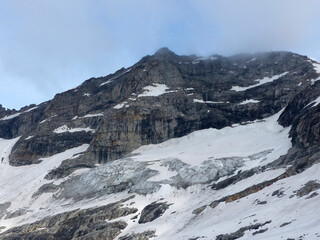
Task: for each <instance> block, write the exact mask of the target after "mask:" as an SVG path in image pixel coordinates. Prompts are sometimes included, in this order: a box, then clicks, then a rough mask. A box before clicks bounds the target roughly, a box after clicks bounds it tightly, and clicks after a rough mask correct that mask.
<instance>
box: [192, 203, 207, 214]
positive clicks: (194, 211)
mask: <svg viewBox="0 0 320 240" xmlns="http://www.w3.org/2000/svg"><path fill="white" fill-rule="evenodd" d="M206 208H207V205H203V206H201V207H199V208H197V209H195V210H193V212H192V213H193V214H196V215H198V214H200V213H202V212H203V211H204V210H205V209H206Z"/></svg>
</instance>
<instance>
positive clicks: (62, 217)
mask: <svg viewBox="0 0 320 240" xmlns="http://www.w3.org/2000/svg"><path fill="white" fill-rule="evenodd" d="M130 199H131V198H128V199H124V200H121V201H119V202H116V203H112V204H108V205H106V206H103V207H98V208H90V209H84V210H74V211H71V212H65V213H61V214H58V215H55V216H51V217H47V218H44V219H43V220H40V221H37V222H34V223H31V224H25V225H22V226H19V227H14V228H11V229H9V230H8V231H6V232H4V233H2V234H0V239H4V240H14V239H22V240H24V239H26V240H27V239H41V240H42V239H43V240H44V239H57V240H58V239H59V240H60V239H110V240H111V239H114V238H115V237H116V236H117V235H119V234H120V233H121V230H123V229H124V228H125V227H126V226H127V223H125V222H123V221H112V222H108V220H113V219H117V218H119V217H123V216H127V215H130V214H134V213H136V212H137V211H138V209H136V208H123V207H122V204H123V203H124V202H126V201H128V200H130Z"/></svg>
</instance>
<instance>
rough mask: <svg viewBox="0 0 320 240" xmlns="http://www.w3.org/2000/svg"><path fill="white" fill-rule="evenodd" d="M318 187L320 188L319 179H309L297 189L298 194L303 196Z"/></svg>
mask: <svg viewBox="0 0 320 240" xmlns="http://www.w3.org/2000/svg"><path fill="white" fill-rule="evenodd" d="M318 189H320V183H318V182H317V181H309V182H307V183H306V184H305V185H304V186H303V187H302V188H300V189H299V190H298V191H297V193H296V195H297V196H298V197H303V196H305V195H308V194H309V193H311V192H313V191H316V190H318Z"/></svg>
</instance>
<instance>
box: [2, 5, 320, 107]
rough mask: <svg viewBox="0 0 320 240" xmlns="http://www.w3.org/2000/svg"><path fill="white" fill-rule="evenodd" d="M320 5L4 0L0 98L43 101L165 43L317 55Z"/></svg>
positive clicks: (179, 48) (191, 49) (193, 49)
mask: <svg viewBox="0 0 320 240" xmlns="http://www.w3.org/2000/svg"><path fill="white" fill-rule="evenodd" d="M319 7H320V2H319V1H318V0H314V1H312V0H306V1H303V2H302V1H298V0H290V1H279V0H278V1H275V0H260V1H256V0H242V1H239V0H226V1H221V0H185V1H181V0H152V1H150V0H135V1H132V0H117V1H103V0H96V1H90V0H68V1H65V0H55V1H51V0H30V1H24V0H13V1H2V0H0V9H1V10H2V13H1V15H0V103H2V104H3V105H4V106H7V107H21V106H23V105H26V104H29V103H34V102H35V103H40V102H41V101H44V100H48V99H50V98H52V97H53V96H54V94H55V93H57V92H61V91H64V90H67V89H69V88H72V87H74V86H76V85H78V84H80V83H81V82H82V81H84V80H85V79H88V78H90V77H93V76H102V75H107V74H108V73H110V72H113V71H115V70H117V69H118V68H120V67H122V66H124V67H128V66H130V65H131V64H133V63H134V62H136V61H137V60H139V59H140V58H141V57H142V56H144V55H146V54H152V53H153V52H154V51H156V50H157V49H158V48H160V47H163V46H167V47H169V48H171V49H172V50H173V51H175V52H177V53H179V54H191V53H197V54H200V55H207V54H213V53H219V54H227V55H229V54H234V53H238V52H245V51H265V50H291V51H297V52H299V53H304V54H309V55H311V56H313V57H316V58H319V57H320V50H317V49H318V41H317V40H318V39H319V37H320V33H319V31H320V28H319V27H318V22H319V18H320V17H319V16H318V14H317V10H318V9H320V8H319ZM319 49H320V48H319ZM23 92H24V96H21V93H23ZM26 92H27V93H26Z"/></svg>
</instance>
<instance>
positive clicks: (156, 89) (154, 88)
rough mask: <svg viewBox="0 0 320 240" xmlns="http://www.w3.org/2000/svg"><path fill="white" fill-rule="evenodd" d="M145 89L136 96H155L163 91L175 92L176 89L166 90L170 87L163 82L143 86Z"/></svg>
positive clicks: (163, 92)
mask: <svg viewBox="0 0 320 240" xmlns="http://www.w3.org/2000/svg"><path fill="white" fill-rule="evenodd" d="M143 89H144V90H145V91H144V92H143V93H142V94H139V95H138V97H157V96H160V95H162V94H165V93H170V92H176V90H172V91H168V90H169V89H170V88H169V87H168V86H167V85H165V84H158V83H154V84H153V85H150V86H147V87H144V88H143Z"/></svg>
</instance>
